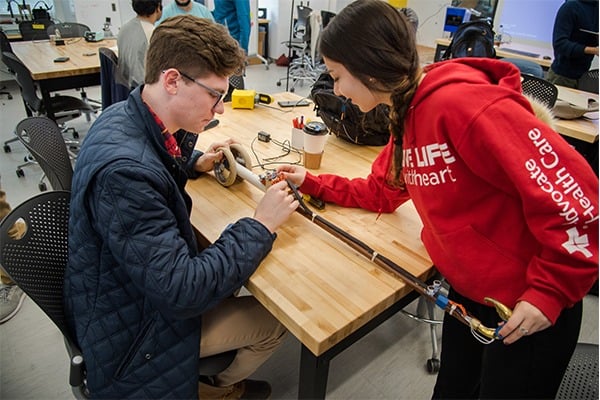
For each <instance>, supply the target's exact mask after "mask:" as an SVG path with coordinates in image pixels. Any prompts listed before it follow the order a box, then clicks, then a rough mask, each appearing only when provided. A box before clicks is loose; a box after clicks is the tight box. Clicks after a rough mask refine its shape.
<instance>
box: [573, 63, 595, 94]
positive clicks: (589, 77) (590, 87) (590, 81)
mask: <svg viewBox="0 0 600 400" xmlns="http://www.w3.org/2000/svg"><path fill="white" fill-rule="evenodd" d="M577 89H579V90H583V91H584V92H590V93H596V94H598V70H597V69H591V70H589V71H588V72H586V73H585V74H583V76H582V77H581V78H579V80H578V81H577Z"/></svg>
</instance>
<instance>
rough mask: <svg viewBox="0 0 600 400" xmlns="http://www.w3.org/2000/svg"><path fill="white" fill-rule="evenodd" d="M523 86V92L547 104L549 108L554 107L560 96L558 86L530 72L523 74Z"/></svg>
mask: <svg viewBox="0 0 600 400" xmlns="http://www.w3.org/2000/svg"><path fill="white" fill-rule="evenodd" d="M521 76H522V77H523V80H522V81H521V88H522V90H523V94H527V95H529V96H531V97H533V98H535V99H537V100H539V101H541V102H542V104H544V105H546V106H547V107H548V108H549V109H552V107H554V104H555V103H556V99H557V98H558V88H557V87H556V86H554V84H552V83H551V82H548V81H547V80H545V79H542V78H538V77H535V76H533V75H529V74H521Z"/></svg>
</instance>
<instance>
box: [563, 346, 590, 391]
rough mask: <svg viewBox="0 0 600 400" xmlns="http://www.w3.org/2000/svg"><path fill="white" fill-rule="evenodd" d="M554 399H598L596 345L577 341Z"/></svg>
mask: <svg viewBox="0 0 600 400" xmlns="http://www.w3.org/2000/svg"><path fill="white" fill-rule="evenodd" d="M556 399H560V400H566V399H577V400H587V399H594V400H596V399H598V345H597V344H590V343H577V346H576V347H575V351H574V352H573V356H572V357H571V361H569V365H568V366H567V371H566V372H565V375H564V376H563V380H562V382H561V384H560V387H559V388H558V393H557V394H556Z"/></svg>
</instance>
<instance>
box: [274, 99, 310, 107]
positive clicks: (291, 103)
mask: <svg viewBox="0 0 600 400" xmlns="http://www.w3.org/2000/svg"><path fill="white" fill-rule="evenodd" d="M277 104H279V107H284V108H287V107H306V106H308V105H310V103H309V102H308V101H307V100H304V99H302V100H293V101H281V100H280V101H278V102H277Z"/></svg>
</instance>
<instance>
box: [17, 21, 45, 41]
mask: <svg viewBox="0 0 600 400" xmlns="http://www.w3.org/2000/svg"><path fill="white" fill-rule="evenodd" d="M52 24H53V22H52V21H51V20H49V19H40V20H35V21H21V22H20V23H19V32H20V33H21V38H22V39H23V40H48V39H49V38H50V37H49V36H48V32H47V29H48V27H49V26H50V25H52Z"/></svg>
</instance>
